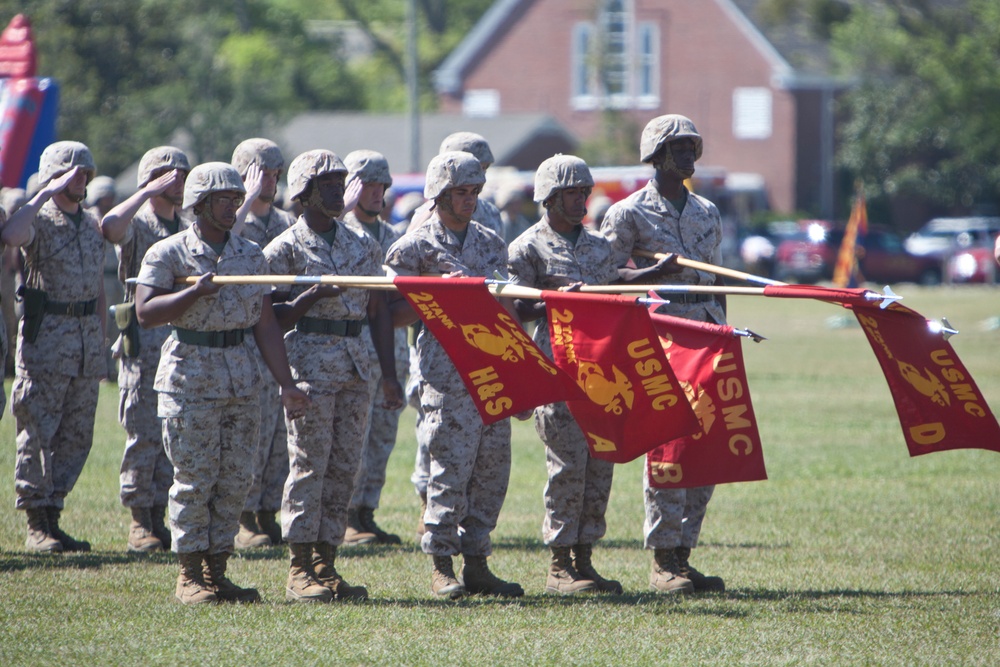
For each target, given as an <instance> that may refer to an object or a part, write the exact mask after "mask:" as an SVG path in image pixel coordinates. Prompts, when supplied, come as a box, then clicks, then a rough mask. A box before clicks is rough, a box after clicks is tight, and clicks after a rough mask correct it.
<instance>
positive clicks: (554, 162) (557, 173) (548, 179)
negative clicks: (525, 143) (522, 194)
mask: <svg viewBox="0 0 1000 667" xmlns="http://www.w3.org/2000/svg"><path fill="white" fill-rule="evenodd" d="M592 187H594V177H593V176H591V175H590V168H589V167H587V163H586V162H584V161H583V160H581V159H580V158H578V157H576V156H575V155H562V154H559V155H553V156H552V157H550V158H548V159H547V160H545V161H544V162H542V163H541V164H540V165H538V169H537V170H536V171H535V194H534V199H535V202H536V203H539V204H540V203H542V202H543V201H545V200H546V199H548V198H549V197H551V196H552V193H554V192H555V191H556V190H561V189H563V188H592Z"/></svg>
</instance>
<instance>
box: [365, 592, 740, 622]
mask: <svg viewBox="0 0 1000 667" xmlns="http://www.w3.org/2000/svg"><path fill="white" fill-rule="evenodd" d="M706 599H707V597H706ZM716 599H717V600H719V601H720V602H723V601H724V598H723V597H716ZM685 602H686V599H685V598H681V597H673V596H661V595H656V594H654V593H625V594H624V595H578V596H575V597H570V596H565V597H559V596H552V595H526V596H524V597H521V598H516V599H513V600H507V599H501V598H494V597H488V596H480V595H473V596H470V597H466V598H462V599H461V600H438V599H434V598H377V599H373V600H368V601H367V602H364V603H361V604H366V605H372V606H375V607H396V608H401V609H469V610H475V609H480V608H482V609H488V608H490V607H496V606H501V607H514V608H518V609H525V610H536V609H554V608H567V609H568V608H574V607H638V608H647V609H651V610H655V611H662V612H664V613H670V614H688V615H692V616H717V617H720V618H745V617H747V616H749V615H750V614H751V613H752V610H750V609H735V608H733V607H729V606H724V605H710V606H705V605H697V606H694V605H688V604H685Z"/></svg>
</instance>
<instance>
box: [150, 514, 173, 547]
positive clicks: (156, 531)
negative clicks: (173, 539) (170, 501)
mask: <svg viewBox="0 0 1000 667" xmlns="http://www.w3.org/2000/svg"><path fill="white" fill-rule="evenodd" d="M149 516H150V517H151V518H152V520H153V535H156V539H158V540H159V541H160V544H162V545H163V550H164V551H170V529H169V528H167V524H166V521H164V517H166V516H167V506H166V505H153V509H151V510H150V511H149Z"/></svg>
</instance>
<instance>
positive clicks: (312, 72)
mask: <svg viewBox="0 0 1000 667" xmlns="http://www.w3.org/2000/svg"><path fill="white" fill-rule="evenodd" d="M417 4H418V8H419V25H420V40H419V61H420V68H419V69H420V72H421V76H422V80H423V82H424V85H423V87H422V88H423V90H424V91H426V92H425V93H424V98H423V101H424V104H425V105H430V104H433V95H432V94H431V93H430V89H429V86H428V85H427V84H426V82H427V80H428V74H429V72H430V71H432V70H433V69H434V67H436V66H437V65H438V64H439V63H440V61H441V60H442V59H443V58H444V57H445V56H446V55H447V54H448V52H450V50H451V49H452V48H454V46H455V45H456V44H457V43H458V42H459V41H460V40H461V38H462V37H463V36H464V34H465V33H466V32H467V31H468V29H469V28H470V27H471V26H472V25H473V23H474V22H475V21H476V20H478V18H479V16H480V15H481V14H482V12H483V11H485V10H486V8H488V6H489V4H490V2H489V0H450V1H448V2H445V1H444V0H418V3H417ZM405 7H406V5H405V3H403V2H399V1H398V0H365V1H360V0H326V1H322V0H228V1H224V2H217V3H204V2H198V1H196V0H170V2H162V0H0V21H2V22H3V23H4V24H6V22H7V21H9V20H10V19H11V18H12V17H13V16H14V15H15V14H18V13H23V14H25V15H27V16H28V17H29V19H30V20H31V22H32V27H33V30H34V33H35V40H36V42H37V45H38V52H39V75H40V76H49V77H52V78H54V79H56V80H57V81H58V82H59V85H60V91H61V102H60V117H59V127H58V134H59V136H60V137H61V138H66V139H75V140H79V141H83V142H84V143H86V144H87V145H88V146H90V148H91V149H92V151H93V152H94V156H95V159H96V161H97V165H98V168H99V169H100V171H101V172H102V173H111V174H113V173H117V172H118V171H120V170H121V169H123V168H125V167H126V166H128V165H129V164H131V163H132V162H134V161H135V160H137V159H138V158H139V157H140V156H141V155H142V153H143V152H145V151H146V150H147V149H148V148H150V147H153V146H156V145H160V144H164V143H169V142H171V141H172V140H174V138H175V137H176V136H177V134H178V133H184V134H186V135H187V136H188V138H189V141H190V144H191V146H192V149H193V152H194V153H195V155H196V156H197V159H199V160H202V161H204V160H216V159H221V160H226V159H229V157H230V156H231V155H232V149H233V146H235V145H236V144H237V143H238V142H239V141H240V140H242V139H244V138H246V137H249V136H255V135H258V134H260V133H261V132H262V131H263V128H266V127H269V126H273V124H275V123H278V122H281V121H282V120H283V119H285V118H288V117H290V116H291V115H293V114H295V113H298V112H301V111H304V110H319V109H323V110H335V109H351V110H366V109H368V110H403V109H405V108H406V103H407V102H406V100H407V97H406V89H405V85H404V83H403V82H404V80H405V79H404V76H403V73H404V71H405V69H404V63H405V57H404V49H405V36H406V25H405ZM317 20H321V21H322V20H328V21H351V22H352V23H351V24H350V26H353V27H355V28H356V29H357V30H360V31H361V32H363V33H365V34H367V35H369V36H370V38H371V42H372V44H373V50H372V53H371V54H370V55H369V56H367V57H364V58H355V57H352V56H354V55H355V54H352V53H350V52H349V48H348V47H346V46H345V41H344V39H343V32H342V31H334V32H332V33H324V34H321V35H319V34H316V31H315V30H311V29H310V28H311V26H312V25H314V22H315V21H317Z"/></svg>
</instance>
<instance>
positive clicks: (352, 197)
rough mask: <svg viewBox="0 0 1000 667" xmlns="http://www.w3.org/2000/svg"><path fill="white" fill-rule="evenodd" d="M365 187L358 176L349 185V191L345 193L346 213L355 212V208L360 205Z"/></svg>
mask: <svg viewBox="0 0 1000 667" xmlns="http://www.w3.org/2000/svg"><path fill="white" fill-rule="evenodd" d="M364 185H365V184H364V183H362V182H361V179H360V178H358V177H357V176H355V177H354V178H352V179H351V182H350V183H348V184H347V189H346V190H345V191H344V213H347V212H348V211H353V210H354V207H355V206H357V205H358V200H359V199H361V188H363V187H364Z"/></svg>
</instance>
